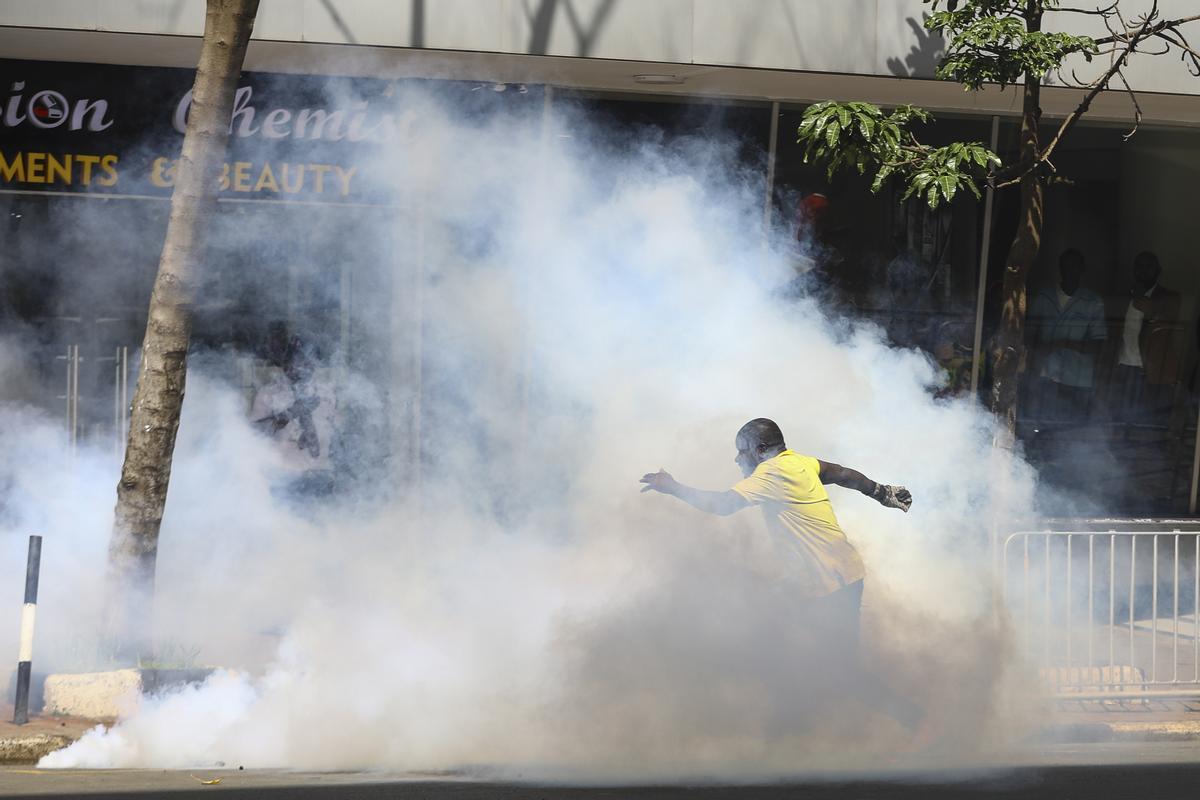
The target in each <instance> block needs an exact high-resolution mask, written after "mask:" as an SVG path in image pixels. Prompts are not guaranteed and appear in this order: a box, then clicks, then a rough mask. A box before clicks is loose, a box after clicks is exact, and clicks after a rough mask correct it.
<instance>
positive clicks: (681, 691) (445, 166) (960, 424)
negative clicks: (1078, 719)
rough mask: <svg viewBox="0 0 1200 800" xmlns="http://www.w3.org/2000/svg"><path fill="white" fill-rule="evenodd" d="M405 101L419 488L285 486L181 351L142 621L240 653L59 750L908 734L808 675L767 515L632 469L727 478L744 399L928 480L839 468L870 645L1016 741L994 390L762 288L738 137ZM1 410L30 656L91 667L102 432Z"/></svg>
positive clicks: (567, 762) (767, 757)
mask: <svg viewBox="0 0 1200 800" xmlns="http://www.w3.org/2000/svg"><path fill="white" fill-rule="evenodd" d="M405 102H406V103H407V107H408V108H410V109H411V111H410V112H409V117H408V119H407V123H406V137H407V138H406V140H405V142H404V145H403V147H400V148H398V149H397V151H396V153H395V154H394V158H392V159H391V160H390V163H388V164H387V165H386V166H387V169H388V170H389V172H390V174H391V176H392V179H393V180H394V181H395V182H396V185H398V186H404V187H406V190H405V191H406V193H407V195H408V196H409V197H411V198H413V202H419V204H420V206H421V208H422V210H421V212H420V214H421V216H422V219H423V221H424V225H425V228H424V231H425V232H424V233H423V234H422V236H421V239H420V241H419V242H418V241H417V240H416V239H415V238H414V237H413V236H411V235H410V233H411V231H412V227H411V224H412V213H410V211H411V208H412V207H409V208H408V209H405V210H403V211H401V212H398V213H397V220H396V222H395V230H394V231H392V232H390V233H393V234H394V236H393V240H394V242H395V247H396V248H397V249H398V251H399V253H400V256H401V257H399V258H394V257H393V255H392V254H390V253H385V252H382V251H381V252H380V254H379V257H380V261H381V263H398V264H400V265H401V266H400V267H397V270H398V272H397V274H396V276H395V282H396V285H397V286H401V287H403V286H414V285H419V286H420V287H421V295H420V309H421V313H422V315H423V317H424V319H425V320H426V323H425V327H424V336H425V338H424V342H423V346H424V348H425V350H426V357H425V366H426V369H427V370H428V372H427V381H428V382H429V383H430V384H433V383H434V382H435V381H436V388H433V387H432V386H431V387H430V388H427V395H426V397H427V398H440V399H441V402H440V404H438V405H434V406H432V407H431V405H432V404H433V403H434V399H427V400H426V402H425V404H424V406H423V408H422V413H423V414H424V415H425V420H424V421H425V425H426V434H425V449H426V452H427V458H426V463H425V465H424V471H423V474H422V481H421V483H420V485H419V487H418V488H417V490H415V491H413V492H411V493H405V494H403V495H402V496H399V497H396V498H394V499H393V500H391V501H389V502H387V503H385V504H383V505H382V506H380V505H379V504H367V503H360V504H357V505H356V504H353V503H350V502H349V501H337V502H334V503H331V505H330V506H329V507H327V508H323V509H318V510H316V511H313V510H311V509H296V508H292V507H289V506H288V505H287V504H286V503H285V502H284V501H282V500H280V499H278V498H277V497H276V496H275V495H273V494H272V491H271V487H272V482H273V481H274V480H275V479H276V478H277V476H278V471H279V469H280V465H279V464H278V463H277V461H278V459H277V456H276V455H275V452H274V450H273V449H272V446H271V443H270V442H268V441H267V440H266V439H265V438H263V437H262V436H260V435H259V434H257V433H255V432H254V431H253V430H252V427H251V425H250V424H249V422H247V421H246V419H245V412H244V407H243V406H242V405H241V400H240V398H239V397H238V396H237V394H236V393H235V392H234V391H233V390H232V389H230V388H228V387H226V386H224V385H223V384H222V383H221V382H219V381H215V380H208V379H206V378H205V374H204V373H203V371H200V370H199V369H196V370H194V371H193V375H192V376H191V377H190V378H189V386H188V389H189V394H188V397H187V402H186V404H185V410H184V420H183V424H182V427H181V431H180V439H179V444H178V447H177V452H176V458H177V465H176V469H175V472H174V475H173V478H172V485H171V495H170V499H169V503H168V510H167V516H166V519H165V521H164V527H163V533H162V543H161V551H160V560H159V578H158V598H157V605H156V620H157V628H156V631H157V635H158V637H159V638H160V640H164V641H169V642H177V643H179V645H180V646H181V647H183V648H192V649H194V650H196V651H197V653H198V655H197V660H198V661H199V662H200V663H204V664H211V665H219V666H221V667H225V668H227V669H223V670H220V671H218V672H216V673H214V675H213V676H212V677H211V678H210V679H209V680H208V681H207V682H206V683H205V684H203V685H202V686H199V687H189V688H185V689H182V690H179V691H176V692H173V693H170V694H168V695H165V696H162V697H156V698H149V699H147V700H145V701H144V702H143V703H142V704H141V706H140V708H138V709H137V710H136V711H135V712H133V713H132V714H131V715H130V716H129V717H128V718H125V719H122V720H120V721H119V722H118V723H117V724H116V725H115V727H113V728H111V729H103V728H101V729H97V730H95V731H93V732H92V733H89V734H88V735H86V736H85V737H84V738H83V739H82V740H80V741H79V742H77V743H76V744H74V745H72V746H71V747H69V748H67V749H65V750H62V751H60V752H58V753H54V754H52V755H51V756H48V757H47V758H46V759H44V760H43V762H42V766H44V767H186V766H195V765H212V764H216V763H219V762H223V763H224V764H226V765H235V764H236V765H243V766H246V767H267V766H287V767H296V768H312V769H321V768H330V769H332V768H387V769H397V770H433V769H451V770H454V769H462V770H476V771H486V772H487V773H488V774H500V775H510V776H511V775H518V774H519V775H524V776H527V777H528V776H549V777H557V778H564V779H577V780H592V779H623V780H632V779H638V778H647V777H680V776H683V777H696V776H710V777H725V778H730V779H738V778H749V777H761V776H769V775H778V774H785V773H789V772H795V771H797V770H802V769H806V768H810V767H816V766H830V765H837V766H846V767H853V766H865V765H870V764H872V763H875V762H874V759H875V758H876V755H877V754H878V753H880V752H889V751H890V750H891V749H894V748H895V747H897V746H899V745H901V744H902V743H903V741H904V740H905V738H906V737H907V735H908V733H907V732H906V731H905V730H904V729H903V728H902V727H901V726H899V725H898V724H896V723H894V722H893V721H891V720H890V719H888V718H887V717H886V716H883V715H882V714H881V713H880V711H879V709H875V708H871V707H867V706H864V705H863V704H862V703H858V702H856V701H855V699H854V697H853V692H852V691H847V692H845V693H844V694H841V695H838V696H832V697H828V696H819V693H818V692H816V691H815V690H814V689H813V684H812V683H811V682H810V681H809V680H808V679H807V678H806V676H805V675H804V674H802V672H801V671H799V670H797V669H795V668H794V666H793V665H794V663H796V661H795V660H796V657H797V655H799V652H798V648H802V647H803V646H804V645H803V638H802V635H803V632H804V625H805V620H804V618H803V614H802V606H801V604H800V603H799V602H798V601H797V599H796V598H794V597H792V596H790V595H789V594H788V592H787V590H786V584H785V583H784V582H783V581H782V577H783V576H782V575H781V574H780V572H781V565H780V564H779V563H778V562H777V561H775V560H774V559H772V557H771V552H770V550H769V548H768V547H767V546H766V542H765V541H764V540H765V537H766V534H765V530H764V529H763V527H762V522H761V518H760V517H759V516H758V512H757V511H755V510H747V511H744V512H741V513H740V514H738V515H735V516H733V517H729V518H724V519H719V518H715V517H708V516H705V515H702V514H700V513H699V512H696V511H693V510H692V509H690V508H688V507H686V506H684V505H683V504H681V503H679V502H677V501H675V500H674V499H672V498H668V497H663V496H658V495H642V494H639V492H638V488H639V487H638V484H637V479H638V477H639V476H641V475H642V474H643V473H645V472H648V471H652V470H654V469H657V468H659V467H665V468H666V469H668V470H670V471H672V473H673V474H674V475H675V476H676V477H677V478H679V479H680V480H682V481H684V482H686V483H689V484H693V485H698V486H701V487H705V488H712V489H723V488H727V487H728V486H730V485H731V484H732V483H733V482H735V481H736V480H737V479H738V477H739V474H738V471H737V468H736V467H735V465H734V463H733V456H734V448H733V435H734V433H735V432H736V431H737V429H738V428H739V427H740V426H741V425H742V423H744V422H745V421H746V420H748V419H750V418H752V417H758V416H767V417H771V418H773V419H775V420H776V421H778V422H779V423H780V425H781V427H782V428H783V431H784V433H785V435H786V437H787V440H788V444H789V446H790V447H792V448H793V449H795V450H797V451H800V452H804V453H809V454H812V455H815V456H817V457H819V458H822V459H826V460H830V461H836V462H838V463H842V464H845V465H848V466H851V467H854V468H856V469H859V470H861V471H863V472H864V473H866V474H867V475H868V476H870V477H872V478H874V479H876V480H879V481H883V482H887V483H896V484H904V485H906V486H908V487H909V488H910V489H911V490H912V492H913V495H914V497H915V503H914V505H913V509H912V512H911V513H909V514H907V515H904V514H901V513H899V512H896V511H893V510H887V509H884V508H882V507H880V506H878V505H876V504H875V503H873V502H872V501H871V500H869V499H868V498H865V497H863V496H861V495H858V494H856V493H853V492H850V491H848V490H840V489H836V488H833V489H831V497H832V500H833V503H834V507H835V510H836V511H837V513H838V515H839V518H840V520H841V522H842V524H843V527H844V528H845V529H846V531H847V532H848V534H849V536H850V538H851V540H852V541H853V542H854V543H855V545H856V546H858V547H859V548H860V550H861V551H862V553H863V555H864V558H865V561H866V563H867V569H868V573H869V577H868V582H867V585H868V589H867V598H866V608H865V612H864V613H865V647H866V652H867V658H868V662H869V663H870V664H871V665H872V668H873V670H874V671H875V672H877V673H879V674H881V675H882V676H883V677H884V678H885V679H886V680H887V681H888V682H889V683H890V684H891V685H892V686H894V687H895V688H896V690H897V691H899V692H901V693H904V694H907V695H909V696H910V697H912V698H913V699H914V700H915V701H916V702H917V703H918V704H920V705H922V706H924V707H926V708H929V709H931V710H933V711H936V709H939V708H953V709H954V714H953V716H952V718H948V719H946V720H944V724H945V725H946V726H947V731H948V733H947V736H946V737H945V740H947V741H949V742H953V746H952V747H951V748H950V749H948V750H947V751H946V757H947V758H959V757H962V756H963V755H964V754H966V753H974V752H977V751H979V750H980V749H982V748H984V747H985V746H986V745H988V744H989V743H993V742H995V741H999V740H1003V739H1004V737H1006V736H1011V735H1014V733H1015V732H1016V731H1017V730H1018V728H1017V727H1014V725H1015V724H1016V720H1015V717H1019V714H1017V713H1016V711H1015V710H1014V709H1016V710H1019V709H1020V707H1021V703H1022V702H1023V699H1022V696H1021V694H1020V693H1019V692H1016V691H1015V690H1013V689H1012V686H1011V684H1012V673H1013V670H1014V668H1015V666H1014V665H1015V659H1014V657H1013V655H1012V653H1011V652H1010V650H1009V647H1008V644H1007V637H1006V635H1005V633H1004V631H1003V629H1002V627H1000V626H998V625H997V624H995V623H993V618H992V610H991V606H990V600H991V598H990V583H989V574H990V573H989V559H990V558H991V554H990V552H989V549H988V544H987V535H988V525H989V522H990V521H991V520H992V518H993V516H994V515H996V514H1001V515H1002V514H1004V513H1006V512H1009V511H1011V510H1013V509H1021V510H1023V509H1026V508H1028V507H1029V505H1030V503H1031V502H1032V490H1033V477H1032V475H1031V473H1030V472H1029V471H1028V469H1027V468H1025V467H1023V466H1022V465H1021V464H1019V463H1018V464H1011V463H1008V462H1007V461H1005V460H1004V459H1003V458H1001V457H1000V456H997V455H996V454H995V453H994V452H993V450H992V448H991V444H990V442H991V435H992V423H991V421H990V419H989V418H988V416H987V415H986V414H985V413H984V412H982V411H981V410H979V409H977V408H975V407H972V406H971V405H970V404H968V403H967V402H964V401H935V400H933V399H932V398H931V392H930V391H929V387H930V386H931V385H932V384H934V383H936V382H937V381H938V379H939V376H938V375H937V373H936V368H935V367H934V365H933V364H932V362H931V361H930V360H929V359H928V358H926V357H925V356H923V355H921V354H919V353H916V352H914V351H898V350H894V349H891V348H889V347H887V346H886V345H885V344H884V343H883V340H882V335H881V333H880V332H879V331H878V330H877V329H874V328H872V327H870V326H858V325H855V324H852V323H849V322H846V321H842V320H837V319H830V318H828V317H827V315H826V313H825V311H824V310H823V308H822V307H821V306H820V305H819V304H818V303H817V302H815V301H813V300H809V299H800V300H784V299H783V298H782V297H781V296H780V294H779V293H778V291H777V290H778V289H779V288H780V287H781V286H782V285H784V284H785V283H787V282H788V281H789V280H791V279H792V278H793V277H794V275H793V273H792V267H791V266H790V264H789V258H788V256H787V254H786V253H785V252H784V251H783V248H776V247H774V246H772V245H771V243H770V242H769V241H768V240H767V238H766V237H765V236H764V231H763V214H762V186H761V178H760V177H759V176H756V175H747V174H745V173H744V172H743V171H742V169H741V168H740V167H739V166H738V165H737V161H736V160H735V159H734V157H733V153H734V150H735V147H734V144H733V143H731V142H727V141H722V140H720V139H719V138H718V139H717V140H715V141H714V140H708V139H706V138H704V137H703V136H697V137H695V138H688V139H684V140H682V141H680V140H675V141H674V142H673V143H670V144H667V143H661V142H658V143H653V144H640V145H639V144H637V143H635V142H632V141H625V140H620V139H616V140H614V139H612V138H611V137H609V136H608V135H607V134H605V133H603V132H598V131H596V130H593V129H592V128H591V127H590V123H589V121H588V119H587V117H586V115H585V114H583V113H582V112H577V111H573V110H571V109H569V108H563V107H559V108H558V109H557V110H556V112H555V115H554V118H553V120H552V123H551V124H552V125H553V126H554V127H553V128H552V130H551V131H550V132H549V133H543V132H540V131H539V130H538V125H539V124H540V119H538V118H534V119H521V118H515V119H513V118H509V119H500V120H497V121H493V122H489V123H486V124H483V123H477V122H474V123H468V122H465V121H462V120H460V119H459V118H458V116H457V114H456V111H455V108H454V105H453V104H449V103H441V102H439V101H438V100H437V99H436V98H431V97H427V96H421V95H415V94H414V95H412V96H409V97H407V98H405ZM568 136H569V137H570V138H567V137H568ZM418 261H419V262H420V263H422V264H423V265H424V267H423V270H424V273H423V274H422V275H420V276H418V277H416V278H414V277H413V276H412V274H411V273H409V272H407V270H409V269H410V268H411V265H412V264H414V263H417V262H418ZM389 268H390V267H389ZM411 305H412V304H410V305H407V306H404V308H406V309H408V311H406V312H405V313H409V312H410V311H411ZM398 313H399V312H398ZM378 324H379V326H380V330H381V331H382V332H383V334H384V335H386V336H388V337H393V338H394V337H396V336H398V335H399V334H397V333H395V332H397V331H401V332H402V331H408V330H412V324H411V321H410V320H406V319H399V318H396V317H393V318H390V319H381V320H379V321H378ZM393 344H395V345H396V346H397V347H403V346H409V345H408V343H407V342H393ZM0 352H3V351H0ZM392 402H398V401H397V400H395V398H393V401H392ZM375 413H382V411H381V410H380V411H376V412H375ZM0 428H2V430H3V434H4V441H5V442H6V445H5V448H4V454H3V456H2V457H3V459H4V461H5V472H6V473H7V474H8V475H9V476H10V477H11V478H12V479H15V482H16V483H15V487H16V490H15V491H13V492H10V496H11V497H13V498H16V500H15V501H14V502H15V503H16V509H15V510H14V511H13V513H10V514H9V515H7V516H6V517H5V519H4V525H5V527H6V531H5V533H6V535H5V537H4V541H5V547H4V551H3V555H4V559H3V564H2V568H3V575H4V578H5V581H6V585H14V581H16V580H17V579H18V577H17V576H19V574H20V570H21V568H22V566H23V549H22V547H23V539H22V537H21V535H20V534H21V533H23V532H30V531H33V530H37V531H40V532H43V533H45V535H46V545H45V553H46V556H45V564H44V567H43V586H44V589H43V592H44V602H43V609H42V611H41V612H40V624H41V626H42V627H41V629H40V630H39V648H40V649H39V653H40V654H44V658H43V659H42V660H43V663H44V664H46V663H49V664H51V665H52V666H53V667H54V668H56V669H60V670H78V669H85V668H93V667H94V666H95V664H93V663H85V659H83V658H81V657H79V656H78V655H77V654H75V653H74V651H73V650H72V647H71V646H70V644H69V643H71V642H73V641H78V640H81V639H85V638H86V632H87V631H88V630H89V627H90V626H91V625H93V624H94V619H93V616H92V614H93V612H92V609H94V608H96V607H98V605H99V600H98V597H99V588H100V587H99V580H98V576H100V575H102V572H103V559H104V554H105V549H106V546H107V536H108V526H109V525H110V520H111V508H112V503H113V492H112V489H113V487H114V486H115V481H116V476H117V465H116V463H115V460H114V459H113V458H112V457H111V456H102V455H97V454H90V453H89V452H87V451H86V450H84V451H83V452H81V454H80V455H78V456H77V457H76V459H75V462H74V463H73V464H68V463H66V457H65V456H64V455H61V454H62V453H63V447H62V445H63V442H62V441H61V438H56V437H54V436H52V435H51V434H50V433H49V432H48V431H50V430H51V429H52V428H51V423H50V422H49V421H47V420H39V419H37V418H35V417H33V416H31V415H30V412H23V411H21V410H19V409H6V410H4V412H3V414H2V415H0ZM395 458H396V459H399V458H401V456H400V455H395ZM361 466H362V467H363V469H362V473H370V471H371V468H372V466H377V465H370V464H364V465H361ZM379 468H380V469H382V467H379ZM997 475H1003V476H1004V478H1003V481H1002V482H1000V483H998V482H997ZM3 644H4V642H0V645H3Z"/></svg>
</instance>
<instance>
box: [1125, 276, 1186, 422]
mask: <svg viewBox="0 0 1200 800" xmlns="http://www.w3.org/2000/svg"><path fill="white" fill-rule="evenodd" d="M1161 273H1162V266H1161V265H1160V264H1159V262H1158V257H1157V256H1156V255H1154V253H1151V252H1142V253H1138V255H1137V257H1136V258H1134V260H1133V288H1132V289H1130V300H1129V305H1128V306H1127V307H1126V309H1125V324H1124V326H1123V328H1122V332H1121V343H1120V347H1119V349H1118V351H1117V367H1116V370H1115V372H1114V375H1113V379H1114V384H1115V386H1116V388H1117V392H1118V394H1117V401H1116V405H1117V413H1118V416H1119V417H1120V418H1121V419H1123V420H1124V421H1127V422H1158V421H1161V418H1162V417H1163V416H1164V415H1165V414H1166V413H1168V412H1169V411H1170V403H1171V396H1170V387H1172V386H1173V385H1174V384H1175V383H1176V382H1177V381H1178V380H1179V351H1178V348H1177V346H1176V344H1175V342H1174V335H1175V328H1176V321H1177V320H1178V318H1179V306H1180V297H1179V293H1178V292H1173V291H1171V290H1170V289H1167V288H1166V287H1164V286H1161V285H1159V283H1158V278H1159V275H1160V274H1161Z"/></svg>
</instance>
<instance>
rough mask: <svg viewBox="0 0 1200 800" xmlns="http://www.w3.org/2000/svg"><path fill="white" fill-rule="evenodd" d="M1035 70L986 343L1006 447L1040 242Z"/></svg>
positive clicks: (1033, 19) (1036, 25)
mask: <svg viewBox="0 0 1200 800" xmlns="http://www.w3.org/2000/svg"><path fill="white" fill-rule="evenodd" d="M1027 8H1028V9H1029V12H1028V16H1027V17H1026V25H1027V26H1028V28H1029V30H1031V31H1036V30H1040V28H1041V10H1040V7H1039V3H1038V2H1036V0H1030V1H1029V3H1028V6H1027ZM1041 80H1042V76H1040V75H1032V74H1026V75H1025V86H1024V90H1023V104H1022V111H1021V135H1020V143H1019V159H1018V163H1019V164H1020V169H1021V183H1020V189H1021V200H1020V203H1021V205H1020V212H1019V215H1018V218H1017V232H1016V235H1015V236H1014V237H1013V242H1012V246H1011V247H1010V248H1009V251H1008V258H1007V260H1006V261H1005V264H1004V286H1003V296H1002V300H1001V307H1000V327H999V330H998V331H997V333H996V338H995V340H994V341H993V346H992V396H991V406H992V412H993V413H994V414H995V415H996V416H997V417H998V418H999V419H1000V420H1001V421H1002V422H1003V423H1004V428H1003V430H1004V431H1005V433H1006V434H1007V441H1005V442H1003V444H1004V445H1005V446H1007V447H1012V445H1013V443H1014V441H1015V439H1016V431H1017V399H1018V391H1019V389H1020V385H1021V378H1022V375H1023V374H1024V372H1025V305H1026V292H1025V285H1026V279H1027V277H1028V276H1029V270H1030V269H1031V268H1032V266H1033V263H1034V261H1036V260H1037V254H1038V250H1039V248H1040V247H1041V243H1042V225H1043V223H1044V222H1045V196H1044V195H1045V181H1044V179H1043V178H1042V175H1041V171H1040V168H1037V167H1035V164H1036V162H1037V160H1038V158H1039V156H1040V155H1041V142H1040V141H1039V139H1038V124H1039V122H1040V121H1041V115H1042V110H1041Z"/></svg>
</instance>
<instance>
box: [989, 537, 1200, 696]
mask: <svg viewBox="0 0 1200 800" xmlns="http://www.w3.org/2000/svg"><path fill="white" fill-rule="evenodd" d="M1160 543H1162V544H1160ZM1001 550H1002V559H1001V561H1002V563H1001V570H1002V573H1001V588H1002V591H1003V596H1004V604H1005V607H1006V608H1007V609H1008V611H1009V614H1010V615H1011V618H1012V619H1013V620H1014V621H1015V622H1016V623H1017V625H1018V630H1019V633H1020V635H1021V637H1022V640H1023V642H1024V644H1025V648H1026V651H1027V654H1028V655H1029V656H1030V657H1032V658H1033V659H1034V660H1035V661H1036V662H1037V663H1038V665H1039V666H1040V667H1041V669H1042V674H1043V677H1044V678H1046V680H1047V681H1048V682H1049V683H1050V684H1051V685H1052V687H1053V689H1054V693H1055V695H1056V696H1058V697H1068V698H1075V699H1099V698H1121V697H1125V698H1141V697H1190V696H1200V569H1198V568H1197V565H1198V564H1200V533H1194V532H1183V531H1179V530H1174V531H1117V530H1109V531H1049V530H1044V531H1019V532H1016V533H1012V534H1009V535H1008V536H1007V537H1006V538H1005V539H1004V541H1003V544H1002V548H1001ZM1139 551H1140V552H1141V556H1140V558H1139ZM1106 562H1107V563H1106ZM1164 564H1165V567H1166V568H1165V569H1160V565H1164ZM1164 593H1165V594H1164ZM1189 594H1190V597H1189V596H1188V595H1189ZM1181 609H1182V612H1181ZM1181 644H1182V647H1181Z"/></svg>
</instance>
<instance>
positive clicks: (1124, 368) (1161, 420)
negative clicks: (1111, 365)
mask: <svg viewBox="0 0 1200 800" xmlns="http://www.w3.org/2000/svg"><path fill="white" fill-rule="evenodd" d="M1113 388H1114V398H1113V399H1114V401H1115V402H1114V411H1115V414H1114V416H1115V417H1116V419H1117V420H1118V421H1120V422H1135V423H1145V424H1159V425H1165V424H1166V422H1167V418H1168V417H1169V416H1170V414H1171V387H1170V386H1167V385H1165V384H1155V383H1150V382H1149V381H1147V380H1146V372H1145V370H1143V369H1142V368H1141V367H1131V366H1128V365H1127V364H1118V365H1117V367H1116V369H1114V370H1113Z"/></svg>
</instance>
